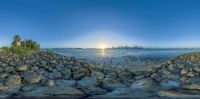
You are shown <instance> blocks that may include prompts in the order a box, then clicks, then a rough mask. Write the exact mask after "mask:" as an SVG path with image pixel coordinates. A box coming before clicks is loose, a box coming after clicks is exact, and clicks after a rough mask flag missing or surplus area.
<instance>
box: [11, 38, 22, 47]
mask: <svg viewBox="0 0 200 99" xmlns="http://www.w3.org/2000/svg"><path fill="white" fill-rule="evenodd" d="M12 46H13V47H18V46H21V37H20V36H19V35H15V36H14V37H13V42H12Z"/></svg>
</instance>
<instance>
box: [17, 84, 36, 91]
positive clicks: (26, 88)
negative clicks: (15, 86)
mask: <svg viewBox="0 0 200 99" xmlns="http://www.w3.org/2000/svg"><path fill="white" fill-rule="evenodd" d="M34 87H36V86H34V85H29V86H23V87H22V89H21V90H22V91H23V92H26V91H30V90H32V89H33V88H34Z"/></svg>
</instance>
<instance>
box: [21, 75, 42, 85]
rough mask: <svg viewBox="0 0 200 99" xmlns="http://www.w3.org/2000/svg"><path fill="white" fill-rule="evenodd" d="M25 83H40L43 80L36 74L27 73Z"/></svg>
mask: <svg viewBox="0 0 200 99" xmlns="http://www.w3.org/2000/svg"><path fill="white" fill-rule="evenodd" d="M24 80H25V82H27V83H30V84H35V83H38V82H39V81H40V80H41V76H40V75H38V74H37V73H35V72H27V73H26V74H25V77H24Z"/></svg>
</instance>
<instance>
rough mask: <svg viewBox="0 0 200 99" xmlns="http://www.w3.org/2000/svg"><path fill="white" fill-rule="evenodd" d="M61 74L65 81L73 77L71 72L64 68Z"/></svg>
mask: <svg viewBox="0 0 200 99" xmlns="http://www.w3.org/2000/svg"><path fill="white" fill-rule="evenodd" d="M61 73H62V74H63V76H64V78H65V79H69V78H70V77H71V74H72V73H71V70H70V69H67V68H64V69H63V70H61Z"/></svg>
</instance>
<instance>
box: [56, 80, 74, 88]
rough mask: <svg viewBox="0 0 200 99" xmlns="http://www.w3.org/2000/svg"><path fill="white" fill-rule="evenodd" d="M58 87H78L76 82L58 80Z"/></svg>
mask: <svg viewBox="0 0 200 99" xmlns="http://www.w3.org/2000/svg"><path fill="white" fill-rule="evenodd" d="M56 85H58V86H69V87H72V86H75V85H76V81H75V80H61V79H59V80H56Z"/></svg>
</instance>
